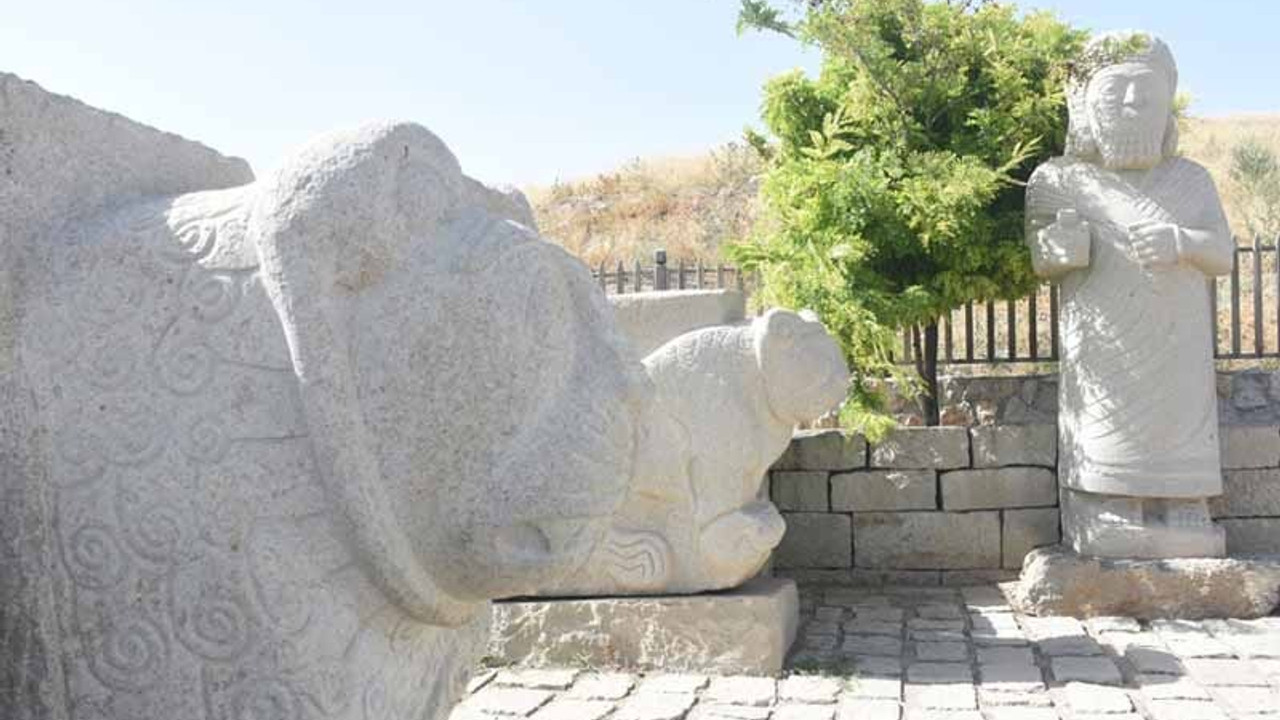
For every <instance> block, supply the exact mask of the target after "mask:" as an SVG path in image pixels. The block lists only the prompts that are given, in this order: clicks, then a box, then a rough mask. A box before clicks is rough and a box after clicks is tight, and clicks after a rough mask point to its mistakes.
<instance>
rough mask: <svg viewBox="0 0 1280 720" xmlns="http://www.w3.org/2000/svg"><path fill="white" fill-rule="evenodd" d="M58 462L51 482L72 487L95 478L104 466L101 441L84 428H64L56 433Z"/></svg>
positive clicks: (104, 459)
mask: <svg viewBox="0 0 1280 720" xmlns="http://www.w3.org/2000/svg"><path fill="white" fill-rule="evenodd" d="M56 452H57V458H58V464H57V468H58V469H57V471H56V472H54V473H53V482H54V483H55V484H57V485H60V486H62V487H73V486H76V485H82V484H85V483H88V482H90V481H92V480H96V479H97V478H98V477H100V476H101V475H102V471H103V470H104V469H105V468H106V464H107V462H106V457H105V456H104V454H103V452H102V441H101V440H100V439H99V438H98V437H97V436H96V435H94V434H93V433H90V432H88V431H86V430H85V429H84V428H66V429H64V430H63V431H62V432H60V433H59V434H58V440H57V446H56Z"/></svg>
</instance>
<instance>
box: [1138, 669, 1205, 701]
mask: <svg viewBox="0 0 1280 720" xmlns="http://www.w3.org/2000/svg"><path fill="white" fill-rule="evenodd" d="M1137 684H1138V688H1139V690H1138V691H1139V692H1140V693H1141V694H1142V697H1144V698H1146V699H1147V700H1208V699H1209V691H1207V690H1205V689H1204V688H1203V687H1201V686H1200V684H1199V683H1197V682H1195V681H1194V680H1190V679H1188V678H1184V677H1176V676H1169V675H1139V676H1138V677H1137Z"/></svg>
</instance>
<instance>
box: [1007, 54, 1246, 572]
mask: <svg viewBox="0 0 1280 720" xmlns="http://www.w3.org/2000/svg"><path fill="white" fill-rule="evenodd" d="M1135 48H1136V49H1135ZM1177 79H1178V78H1177V69H1176V67H1175V65H1174V60H1173V55H1172V54H1171V53H1170V51H1169V49H1168V47H1167V46H1166V45H1165V44H1164V43H1163V42H1162V41H1160V40H1159V39H1157V38H1155V37H1153V36H1150V35H1146V34H1137V35H1135V34H1112V35H1104V36H1101V37H1099V38H1098V39H1096V40H1094V41H1093V42H1092V43H1091V44H1090V46H1089V49H1088V50H1087V51H1086V53H1085V56H1084V59H1083V60H1082V62H1081V63H1080V64H1079V70H1078V71H1077V73H1076V76H1075V78H1074V79H1073V81H1072V84H1071V85H1070V87H1069V88H1068V97H1069V109H1070V124H1071V127H1070V135H1069V140H1068V146H1067V154H1066V156H1064V157H1060V158H1055V159H1053V160H1050V161H1049V162H1047V163H1045V164H1044V165H1042V166H1040V167H1039V168H1037V169H1036V171H1035V173H1034V174H1033V175H1032V177H1031V180H1030V183H1029V185H1028V188H1027V242H1028V244H1029V245H1030V247H1031V253H1032V261H1033V265H1034V266H1035V268H1036V271H1037V272H1038V273H1040V274H1041V275H1043V276H1045V277H1051V278H1055V279H1056V280H1057V281H1058V282H1059V283H1060V284H1061V292H1062V303H1061V309H1060V313H1061V314H1060V322H1061V328H1062V330H1061V333H1062V335H1061V337H1062V361H1061V377H1060V381H1059V388H1060V390H1059V392H1060V395H1059V398H1060V399H1059V404H1060V408H1061V415H1060V421H1059V428H1060V433H1061V437H1060V443H1059V458H1060V460H1059V462H1060V465H1059V479H1060V481H1061V483H1062V485H1063V487H1064V488H1065V495H1066V497H1065V498H1064V506H1065V507H1066V512H1064V530H1065V535H1066V538H1067V541H1068V542H1069V543H1070V544H1071V545H1072V547H1074V548H1075V549H1076V550H1077V551H1078V552H1081V553H1084V554H1092V555H1101V556H1109V557H1123V556H1137V557H1161V556H1166V557H1167V556H1218V555H1222V554H1223V553H1224V551H1225V550H1224V544H1223V535H1222V532H1221V530H1220V529H1218V528H1216V527H1215V526H1213V525H1212V524H1211V522H1210V518H1209V513H1208V508H1207V504H1206V498H1208V497H1210V496H1213V495H1217V494H1220V493H1221V492H1222V479H1221V469H1220V466H1219V451H1218V419H1217V418H1218V416H1217V406H1216V402H1217V398H1216V394H1215V383H1214V367H1213V349H1212V339H1211V332H1212V318H1211V317H1210V303H1209V296H1208V284H1207V281H1208V279H1209V278H1211V277H1212V276H1214V275H1221V274H1223V273H1226V272H1228V271H1229V270H1230V269H1231V263H1232V252H1233V244H1232V240H1231V235H1230V231H1229V228H1228V227H1227V222H1226V217H1225V215H1224V213H1223V210H1222V205H1221V203H1220V202H1219V199H1218V194H1217V191H1216V190H1215V188H1214V185H1213V181H1212V180H1211V179H1210V177H1209V174H1208V172H1207V171H1206V170H1205V169H1204V168H1203V167H1201V166H1199V165H1197V164H1195V163H1193V162H1191V161H1190V160H1187V159H1185V158H1182V157H1179V156H1177V155H1176V154H1175V151H1176V148H1177V123H1176V120H1175V118H1174V116H1173V97H1174V93H1175V91H1176V89H1177ZM1151 534H1159V535H1160V536H1161V537H1162V538H1163V540H1161V541H1159V542H1138V541H1135V538H1141V537H1142V536H1144V535H1151Z"/></svg>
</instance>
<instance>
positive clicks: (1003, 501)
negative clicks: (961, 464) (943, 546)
mask: <svg viewBox="0 0 1280 720" xmlns="http://www.w3.org/2000/svg"><path fill="white" fill-rule="evenodd" d="M939 482H940V483H942V507H943V509H944V510H979V509H985V508H1009V507H1043V506H1048V505H1056V504H1057V503H1058V480H1057V476H1056V475H1055V474H1054V472H1053V471H1052V470H1048V469H1045V468H1038V467H1007V468H984V469H981V470H953V471H951V472H945V473H942V477H941V478H940V479H939Z"/></svg>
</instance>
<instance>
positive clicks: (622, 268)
mask: <svg viewBox="0 0 1280 720" xmlns="http://www.w3.org/2000/svg"><path fill="white" fill-rule="evenodd" d="M613 289H614V290H615V291H617V293H618V294H619V295H621V294H622V293H624V292H626V291H627V266H626V265H623V264H622V261H621V260H619V261H618V276H617V277H616V278H614V279H613Z"/></svg>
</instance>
